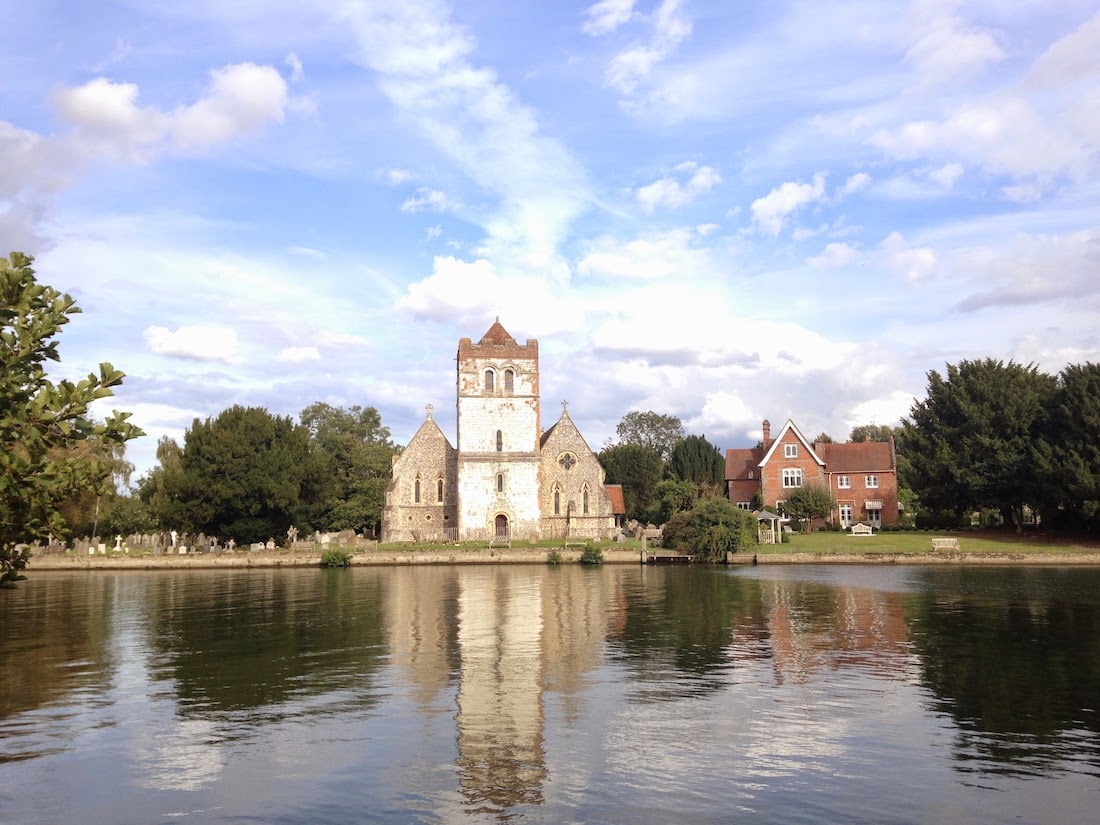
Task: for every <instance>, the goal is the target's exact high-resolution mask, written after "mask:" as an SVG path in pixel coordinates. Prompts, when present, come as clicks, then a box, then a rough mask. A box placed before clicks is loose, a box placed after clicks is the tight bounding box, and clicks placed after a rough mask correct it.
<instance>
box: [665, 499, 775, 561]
mask: <svg viewBox="0 0 1100 825" xmlns="http://www.w3.org/2000/svg"><path fill="white" fill-rule="evenodd" d="M664 543H665V546H667V547H668V548H670V549H672V550H677V551H679V552H682V553H694V554H696V555H698V556H699V557H700V559H701V560H702V561H725V559H726V553H727V552H732V553H736V552H738V551H743V550H747V549H749V547H751V546H752V545H755V544H756V519H755V518H754V517H753V515H752V514H751V513H749V512H748V511H746V510H740V509H738V508H736V507H734V506H733V505H732V504H730V503H729V502H728V501H727V500H726V499H723V498H711V499H705V500H704V501H702V502H700V503H699V505H698V506H697V507H696V508H695V509H694V510H689V511H687V512H680V513H676V514H675V515H674V516H673V517H672V518H671V519H670V520H669V522H668V524H666V525H665V529H664Z"/></svg>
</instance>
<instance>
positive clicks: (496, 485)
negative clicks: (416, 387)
mask: <svg viewBox="0 0 1100 825" xmlns="http://www.w3.org/2000/svg"><path fill="white" fill-rule="evenodd" d="M457 363H458V382H457V383H458V385H457V393H458V424H457V429H458V432H457V441H456V445H457V446H452V444H451V442H450V441H449V440H448V439H447V436H445V435H444V434H443V431H442V430H440V428H439V425H438V424H436V422H435V420H434V419H433V418H432V408H431V407H430V406H429V407H428V413H427V417H426V418H425V420H424V423H423V424H421V425H420V428H419V429H418V430H417V431H416V434H415V435H413V437H412V440H411V441H409V444H408V446H406V447H405V449H404V450H403V451H402V452H401V454H400V455H398V456H396V457H395V458H394V464H393V477H392V479H391V481H390V484H389V487H388V488H387V490H386V501H385V506H384V508H383V510H382V541H384V542H397V541H416V542H422V541H456V542H457V541H480V540H488V541H492V540H512V539H517V540H525V541H526V540H530V541H535V540H538V539H547V538H580V539H602V538H611V537H612V535H613V534H614V532H615V530H616V525H617V522H618V517H619V516H621V514H622V512H623V507H622V490H621V488H619V487H617V486H614V485H612V486H606V485H605V484H604V470H603V467H601V466H600V463H599V461H598V460H597V458H596V454H595V453H594V452H592V450H591V449H590V448H589V447H588V444H587V443H586V442H585V440H584V437H583V436H582V435H581V434H580V431H578V430H577V427H576V425H575V424H574V423H573V421H572V419H570V417H569V410H568V408H567V406H566V405H565V404H564V403H563V404H562V413H561V417H560V418H559V419H558V420H557V421H556V422H555V423H554V424H553V426H551V427H550V428H549V429H547V430H543V429H542V421H541V407H540V400H539V345H538V341H537V340H534V339H528V340H527V341H526V342H525V343H523V344H520V343H519V342H517V341H516V340H515V339H514V338H513V337H512V336H511V335H510V334H509V333H508V331H507V330H505V329H504V327H503V326H501V323H500V320H499V319H498V320H497V321H495V322H494V323H493V325H492V326H491V327H489V330H488V331H487V332H486V333H485V334H484V335H483V336H482V337H481V340H480V341H478V342H477V343H474V342H473V341H472V340H471V339H469V338H463V339H461V340H460V341H459V342H458V358H457Z"/></svg>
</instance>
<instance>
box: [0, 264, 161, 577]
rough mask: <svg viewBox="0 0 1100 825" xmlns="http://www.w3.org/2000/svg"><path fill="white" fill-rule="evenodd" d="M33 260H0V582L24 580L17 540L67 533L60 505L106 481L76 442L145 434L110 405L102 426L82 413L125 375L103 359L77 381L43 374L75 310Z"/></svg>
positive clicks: (104, 471) (23, 554)
mask: <svg viewBox="0 0 1100 825" xmlns="http://www.w3.org/2000/svg"><path fill="white" fill-rule="evenodd" d="M33 261H34V259H33V258H31V257H30V256H28V255H24V254H23V253H21V252H12V253H11V257H10V258H0V366H2V367H3V369H2V372H0V571H2V572H0V584H9V583H11V582H14V581H18V580H20V579H23V578H24V576H23V575H22V573H21V572H20V571H21V570H23V569H24V568H25V567H26V564H27V560H28V559H29V558H30V554H29V551H28V550H27V549H26V548H22V549H17V545H18V544H19V543H22V542H30V541H34V540H38V539H45V538H47V537H48V536H49V535H51V534H53V535H65V533H66V532H67V529H68V526H67V524H66V522H65V520H64V518H63V517H62V515H61V512H60V509H59V507H60V504H61V503H62V502H63V501H65V500H66V499H69V498H71V497H73V496H75V495H77V494H79V493H80V492H82V491H85V490H96V489H102V488H103V485H104V483H105V482H106V481H107V479H109V478H110V473H111V468H110V466H109V465H108V463H107V462H105V461H104V460H103V457H102V453H101V452H99V451H95V450H91V451H88V450H82V449H79V448H80V447H81V445H84V444H87V443H88V442H89V441H93V440H94V441H98V442H99V443H101V444H105V445H114V444H122V443H123V442H125V441H127V440H129V439H131V438H137V437H138V436H140V435H143V434H144V433H142V431H141V430H140V429H138V428H137V427H135V426H134V425H133V424H130V423H129V422H128V421H127V420H126V419H127V418H129V414H128V413H121V412H117V411H116V412H113V413H112V414H111V416H110V417H109V418H108V419H107V420H106V421H104V422H102V423H98V422H96V421H94V420H93V419H92V418H91V417H90V416H89V415H88V406H89V405H90V404H91V403H92V402H93V401H96V400H98V399H101V398H107V397H109V396H111V395H113V394H114V393H113V391H112V388H113V387H117V386H119V385H120V384H121V383H122V379H123V377H124V376H123V373H121V372H119V371H118V370H116V369H115V368H114V367H112V366H111V365H110V364H106V363H103V364H100V365H99V373H98V374H95V373H92V374H89V375H88V377H87V378H85V379H83V380H81V381H78V382H75V383H74V382H72V381H68V380H63V381H59V382H58V383H57V384H54V383H53V382H51V381H50V380H49V379H48V378H47V377H46V364H47V362H49V361H59V360H60V356H59V355H58V350H57V342H56V341H54V340H53V338H54V337H55V336H56V335H57V334H58V332H60V330H61V328H62V327H63V326H64V325H65V324H67V323H69V320H70V316H72V315H75V314H78V313H79V312H80V309H79V308H78V307H77V306H76V303H75V301H74V300H73V299H72V298H71V297H69V296H68V295H65V294H62V293H61V292H59V291H58V290H56V289H54V288H53V287H49V286H46V285H44V284H39V283H38V282H37V280H36V279H35V275H34V269H33V268H32V267H31V264H32V263H33Z"/></svg>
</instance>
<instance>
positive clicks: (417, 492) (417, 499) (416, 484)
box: [413, 477, 420, 504]
mask: <svg viewBox="0 0 1100 825" xmlns="http://www.w3.org/2000/svg"><path fill="white" fill-rule="evenodd" d="M413 501H414V502H415V503H416V504H419V503H420V478H419V477H417V479H416V481H414V482H413Z"/></svg>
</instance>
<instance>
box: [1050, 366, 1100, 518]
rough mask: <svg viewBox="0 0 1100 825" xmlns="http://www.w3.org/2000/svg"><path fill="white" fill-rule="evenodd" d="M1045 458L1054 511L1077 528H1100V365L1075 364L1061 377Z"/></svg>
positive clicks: (1062, 373) (1068, 367)
mask: <svg viewBox="0 0 1100 825" xmlns="http://www.w3.org/2000/svg"><path fill="white" fill-rule="evenodd" d="M1053 407H1054V414H1053V415H1052V416H1051V417H1050V419H1049V420H1048V424H1047V428H1046V434H1045V435H1046V438H1045V441H1046V444H1047V450H1046V452H1045V455H1044V464H1045V477H1046V479H1047V482H1048V489H1050V490H1051V491H1052V492H1054V497H1055V498H1056V500H1055V501H1052V502H1051V505H1052V506H1061V507H1063V508H1064V509H1065V511H1066V512H1067V514H1068V516H1069V522H1070V524H1071V525H1072V526H1078V527H1087V528H1089V529H1092V530H1096V529H1100V364H1094V363H1086V364H1079V365H1070V366H1067V367H1066V368H1065V369H1064V370H1062V372H1061V374H1060V375H1059V376H1058V391H1057V393H1056V395H1055V402H1054V404H1053Z"/></svg>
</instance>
